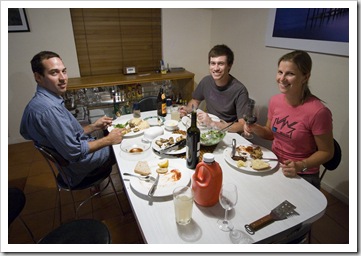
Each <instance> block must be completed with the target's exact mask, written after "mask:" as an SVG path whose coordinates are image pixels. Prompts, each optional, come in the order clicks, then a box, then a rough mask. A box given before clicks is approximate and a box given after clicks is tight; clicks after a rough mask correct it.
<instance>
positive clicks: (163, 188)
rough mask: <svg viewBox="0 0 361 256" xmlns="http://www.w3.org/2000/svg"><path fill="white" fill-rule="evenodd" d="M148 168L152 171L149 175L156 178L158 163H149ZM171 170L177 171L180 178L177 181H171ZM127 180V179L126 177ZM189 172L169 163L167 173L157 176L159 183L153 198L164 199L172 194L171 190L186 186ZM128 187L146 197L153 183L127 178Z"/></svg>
mask: <svg viewBox="0 0 361 256" xmlns="http://www.w3.org/2000/svg"><path fill="white" fill-rule="evenodd" d="M148 164H149V167H150V169H151V170H152V173H151V174H150V175H151V176H153V177H154V178H156V177H157V171H156V170H157V168H158V162H153V163H149V162H148ZM173 169H177V170H178V171H179V172H180V173H181V178H180V179H179V180H177V181H174V180H173V179H172V173H171V172H170V171H171V170H173ZM127 178H128V177H127ZM190 178H191V176H190V174H189V171H188V170H187V169H186V168H185V167H184V166H183V167H181V166H178V165H175V164H172V163H170V164H169V167H168V172H167V173H166V174H159V182H158V186H157V188H156V190H155V192H154V195H153V196H154V197H164V196H171V195H172V194H173V190H174V189H175V188H176V187H178V186H187V185H188V184H189V181H190ZM129 180H130V186H131V187H132V188H133V189H134V190H135V191H137V192H139V193H141V194H143V195H148V192H149V190H150V188H151V187H152V185H153V182H146V181H141V180H140V179H138V178H137V177H131V176H129Z"/></svg>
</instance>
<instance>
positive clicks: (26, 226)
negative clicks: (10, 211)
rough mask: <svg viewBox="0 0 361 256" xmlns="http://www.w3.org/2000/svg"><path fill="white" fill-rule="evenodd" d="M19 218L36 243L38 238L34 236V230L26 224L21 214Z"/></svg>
mask: <svg viewBox="0 0 361 256" xmlns="http://www.w3.org/2000/svg"><path fill="white" fill-rule="evenodd" d="M19 220H20V222H21V223H22V224H23V226H24V227H25V229H26V231H27V232H28V234H29V236H30V237H31V240H33V242H34V244H36V240H35V238H34V235H33V232H31V230H30V228H29V227H28V225H26V223H25V221H24V220H23V219H22V218H21V216H19Z"/></svg>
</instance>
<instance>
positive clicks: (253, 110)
mask: <svg viewBox="0 0 361 256" xmlns="http://www.w3.org/2000/svg"><path fill="white" fill-rule="evenodd" d="M257 116H258V106H256V102H255V101H254V100H252V99H249V100H248V103H247V109H246V112H245V113H244V114H243V119H244V121H245V122H246V123H247V124H254V123H256V122H257ZM241 135H242V136H243V137H244V138H246V139H248V140H250V139H253V134H251V133H250V134H248V133H245V132H243V133H242V134H241Z"/></svg>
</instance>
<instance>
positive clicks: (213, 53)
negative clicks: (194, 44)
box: [208, 44, 234, 65]
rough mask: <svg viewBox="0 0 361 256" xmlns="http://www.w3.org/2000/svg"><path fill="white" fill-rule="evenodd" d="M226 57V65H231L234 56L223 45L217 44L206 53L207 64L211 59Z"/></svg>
mask: <svg viewBox="0 0 361 256" xmlns="http://www.w3.org/2000/svg"><path fill="white" fill-rule="evenodd" d="M219 56H227V63H228V65H232V64H233V61H234V54H233V52H232V50H231V49H230V48H229V47H228V46H227V45H225V44H218V45H216V46H214V47H213V48H212V49H211V50H210V51H209V53H208V64H209V63H210V61H211V58H213V57H219Z"/></svg>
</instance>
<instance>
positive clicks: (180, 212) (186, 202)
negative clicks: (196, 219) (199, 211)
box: [173, 186, 193, 225]
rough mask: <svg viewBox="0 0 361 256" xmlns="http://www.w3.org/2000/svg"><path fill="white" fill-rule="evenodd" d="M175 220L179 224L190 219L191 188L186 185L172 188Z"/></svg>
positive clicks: (185, 223) (185, 222) (191, 207)
mask: <svg viewBox="0 0 361 256" xmlns="http://www.w3.org/2000/svg"><path fill="white" fill-rule="evenodd" d="M173 202H174V210H175V220H176V222H177V223H178V224H180V225H187V224H188V223H190V222H191V220H192V209H193V190H192V188H191V187H188V186H180V187H176V188H175V189H174V190H173Z"/></svg>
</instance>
